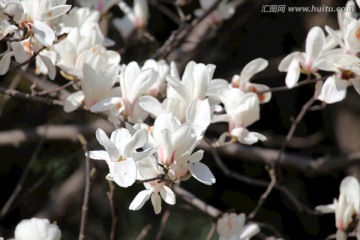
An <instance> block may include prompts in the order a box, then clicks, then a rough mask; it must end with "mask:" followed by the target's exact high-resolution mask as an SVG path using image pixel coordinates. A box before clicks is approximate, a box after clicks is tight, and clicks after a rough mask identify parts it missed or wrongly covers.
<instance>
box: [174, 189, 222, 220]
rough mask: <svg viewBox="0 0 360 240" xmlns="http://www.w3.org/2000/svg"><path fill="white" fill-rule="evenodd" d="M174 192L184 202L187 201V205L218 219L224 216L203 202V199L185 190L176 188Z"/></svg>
mask: <svg viewBox="0 0 360 240" xmlns="http://www.w3.org/2000/svg"><path fill="white" fill-rule="evenodd" d="M174 192H175V193H176V194H177V195H178V196H179V197H181V198H182V199H183V200H185V201H186V202H187V203H189V204H191V205H192V206H194V207H196V208H197V209H199V210H200V211H202V212H203V213H206V214H207V215H209V216H210V217H213V218H218V217H220V215H221V214H222V211H221V210H219V209H217V208H215V207H213V206H211V205H209V204H207V203H206V202H204V201H202V200H201V199H199V198H197V197H196V196H195V195H193V194H192V193H190V192H188V191H186V190H185V189H183V188H181V187H179V186H175V187H174Z"/></svg>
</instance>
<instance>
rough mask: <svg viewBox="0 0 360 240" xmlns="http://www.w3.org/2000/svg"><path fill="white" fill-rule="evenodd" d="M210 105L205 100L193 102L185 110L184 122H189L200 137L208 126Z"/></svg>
mask: <svg viewBox="0 0 360 240" xmlns="http://www.w3.org/2000/svg"><path fill="white" fill-rule="evenodd" d="M210 111H211V110H210V105H209V101H208V100H207V99H205V100H193V101H191V103H190V105H189V106H188V108H187V109H186V120H187V121H188V122H191V123H192V124H193V126H194V128H195V130H198V131H197V135H198V136H200V135H201V134H203V132H204V131H205V130H206V129H207V127H208V126H209V125H210V120H211V113H210Z"/></svg>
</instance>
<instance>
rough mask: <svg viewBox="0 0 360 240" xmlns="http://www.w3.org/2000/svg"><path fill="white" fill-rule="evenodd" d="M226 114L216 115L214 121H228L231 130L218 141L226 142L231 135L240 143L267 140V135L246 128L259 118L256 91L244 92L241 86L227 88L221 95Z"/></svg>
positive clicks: (220, 142)
mask: <svg viewBox="0 0 360 240" xmlns="http://www.w3.org/2000/svg"><path fill="white" fill-rule="evenodd" d="M220 99H221V101H222V103H223V104H224V107H225V110H226V114H222V115H216V116H215V117H216V118H215V120H214V122H228V123H229V130H228V132H225V133H223V134H222V135H221V136H220V138H219V141H218V143H219V144H220V145H222V144H224V143H225V139H226V137H228V136H230V137H232V138H233V139H232V140H231V142H232V141H234V140H237V141H239V142H240V143H244V144H254V143H256V142H257V141H258V140H260V141H265V140H266V137H265V136H264V135H262V134H260V133H256V132H249V131H248V130H247V129H246V128H247V127H248V126H250V125H251V124H253V123H254V122H256V121H257V120H259V118H260V106H259V104H260V103H259V98H258V96H257V94H255V93H252V92H251V93H244V92H242V91H241V90H240V89H239V88H227V89H225V90H224V91H223V93H222V94H221V95H220Z"/></svg>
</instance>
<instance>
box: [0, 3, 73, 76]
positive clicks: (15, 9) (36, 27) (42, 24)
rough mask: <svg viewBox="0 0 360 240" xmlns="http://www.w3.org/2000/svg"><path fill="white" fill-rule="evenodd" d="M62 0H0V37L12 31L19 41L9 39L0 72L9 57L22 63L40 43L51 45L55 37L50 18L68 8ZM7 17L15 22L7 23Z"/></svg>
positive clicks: (35, 50)
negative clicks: (9, 45)
mask: <svg viewBox="0 0 360 240" xmlns="http://www.w3.org/2000/svg"><path fill="white" fill-rule="evenodd" d="M65 3H66V0H60V1H50V0H24V1H18V0H14V1H9V2H6V3H5V2H2V3H1V5H0V11H1V15H2V17H3V19H4V21H3V22H2V23H1V27H0V28H1V30H0V31H1V35H0V37H1V38H3V37H5V36H6V35H8V34H9V33H14V34H15V39H19V40H21V41H15V42H12V43H11V49H8V51H7V52H6V53H5V55H4V56H3V59H1V63H2V65H1V66H0V74H2V75H3V74H5V73H6V72H7V71H8V69H9V66H10V59H11V57H13V56H14V57H15V60H16V61H17V62H18V63H23V62H25V61H26V60H28V59H29V58H30V57H31V56H33V54H34V53H36V52H38V51H40V50H41V49H42V48H43V47H50V46H52V45H53V43H54V41H55V39H56V34H55V32H54V30H53V27H54V26H53V22H54V21H55V20H56V19H57V18H59V17H60V16H61V15H63V14H65V13H66V12H67V11H69V9H70V8H71V6H70V5H65ZM10 18H11V21H14V22H15V23H16V25H13V24H10ZM18 26H19V28H18ZM42 59H44V60H43V61H45V62H46V63H47V64H50V65H51V61H50V60H48V59H47V57H46V56H42ZM52 65H53V64H52ZM23 67H24V68H25V67H26V66H23Z"/></svg>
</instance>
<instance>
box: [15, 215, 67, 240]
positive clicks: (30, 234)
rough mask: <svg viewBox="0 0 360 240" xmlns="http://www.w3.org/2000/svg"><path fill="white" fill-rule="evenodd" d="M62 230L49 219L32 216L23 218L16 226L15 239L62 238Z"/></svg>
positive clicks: (45, 239)
mask: <svg viewBox="0 0 360 240" xmlns="http://www.w3.org/2000/svg"><path fill="white" fill-rule="evenodd" d="M60 238H61V231H60V229H59V227H58V225H56V224H51V223H50V222H49V220H48V219H40V218H31V219H25V220H22V221H21V222H20V223H19V224H18V225H17V226H16V228H15V239H14V240H60Z"/></svg>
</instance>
